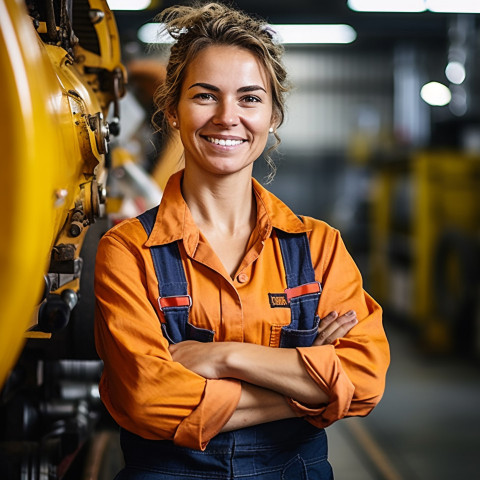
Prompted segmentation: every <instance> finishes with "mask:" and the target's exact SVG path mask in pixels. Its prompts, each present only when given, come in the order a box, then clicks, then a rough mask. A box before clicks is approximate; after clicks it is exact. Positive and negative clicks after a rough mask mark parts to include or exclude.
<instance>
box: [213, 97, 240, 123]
mask: <svg viewBox="0 0 480 480" xmlns="http://www.w3.org/2000/svg"><path fill="white" fill-rule="evenodd" d="M237 109H238V105H237V104H236V102H235V101H233V100H229V99H224V100H222V101H221V102H219V103H218V106H217V109H216V111H215V114H214V117H213V123H214V124H215V125H219V126H222V127H228V128H230V127H234V126H235V125H238V123H239V121H240V120H239V116H238V110H237Z"/></svg>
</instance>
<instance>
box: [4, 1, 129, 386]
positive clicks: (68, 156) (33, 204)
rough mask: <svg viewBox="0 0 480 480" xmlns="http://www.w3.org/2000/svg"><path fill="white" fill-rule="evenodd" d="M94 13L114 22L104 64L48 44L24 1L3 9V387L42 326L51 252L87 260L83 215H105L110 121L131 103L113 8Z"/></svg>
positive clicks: (104, 26)
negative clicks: (119, 106) (31, 331)
mask: <svg viewBox="0 0 480 480" xmlns="http://www.w3.org/2000/svg"><path fill="white" fill-rule="evenodd" d="M90 3H91V7H92V8H98V9H100V10H102V11H103V12H104V13H105V16H104V18H103V20H101V21H99V22H98V23H97V24H96V25H95V29H96V31H97V34H98V35H99V38H98V41H99V44H100V46H101V55H100V56H98V55H97V56H95V55H94V54H90V52H87V51H83V50H82V48H81V47H80V46H77V47H76V50H75V52H74V57H75V58H72V57H71V56H70V55H69V54H68V53H67V52H66V51H65V50H64V49H63V48H61V47H60V46H57V45H47V44H45V43H43V41H42V39H41V38H40V36H39V34H38V32H37V31H36V30H35V28H34V26H33V23H32V20H31V18H30V17H29V16H28V13H27V11H26V9H25V6H24V3H23V2H22V1H20V0H0V71H1V72H2V75H1V76H0V82H1V83H0V105H2V116H1V120H0V145H1V148H2V174H1V175H0V221H1V225H2V234H1V236H0V386H1V385H2V384H3V382H4V380H5V378H6V376H7V375H8V372H9V370H10V369H11V368H12V366H13V364H14V362H15V360H16V358H17V357H18V355H19V353H20V351H21V348H22V344H23V339H24V332H25V330H26V329H27V327H29V326H30V325H32V324H34V323H35V321H36V319H35V312H36V306H37V304H38V302H39V299H40V297H41V290H42V288H43V286H42V284H43V275H44V274H45V273H46V272H47V268H48V265H49V261H50V253H51V251H52V248H54V247H55V246H56V245H59V244H61V243H64V244H65V243H67V244H71V245H73V246H74V249H75V257H78V255H79V253H80V248H81V245H82V242H83V238H84V236H85V231H86V229H85V230H83V232H82V233H80V234H79V235H72V234H71V232H70V225H71V220H72V217H73V214H74V211H78V210H80V211H81V212H82V214H83V215H84V218H83V220H82V222H83V225H84V226H85V227H86V228H87V227H88V225H89V223H91V222H93V221H94V219H95V217H96V216H97V215H98V187H99V184H101V183H103V182H104V181H105V171H104V158H105V155H104V148H105V144H106V138H105V136H106V135H107V132H108V130H107V127H106V124H105V122H104V121H103V120H102V115H103V117H105V118H106V116H107V113H108V110H109V107H110V104H111V102H112V101H114V100H115V98H117V99H118V97H120V96H121V95H123V93H124V83H125V74H124V68H123V66H122V65H121V64H120V47H119V43H118V40H119V39H118V32H117V30H116V26H115V22H114V19H113V15H112V14H111V12H110V10H109V9H108V6H107V3H106V1H105V0H91V2H90ZM97 57H98V58H97ZM87 66H88V67H95V68H96V69H97V70H95V69H93V70H92V69H89V70H88V71H87V69H86V68H85V67H87ZM100 70H101V71H102V72H104V71H106V72H107V73H108V72H110V74H112V78H113V77H114V75H113V73H114V72H117V74H116V83H113V82H112V85H111V86H110V87H109V88H100V85H99V83H100V80H99V73H98V72H99V71H100ZM67 287H68V288H72V285H68V284H67V285H65V286H63V287H62V288H61V289H59V290H58V292H57V293H59V292H60V291H61V290H62V289H63V288H67ZM73 287H74V289H75V290H78V288H79V282H78V280H77V281H76V282H75V285H74V286H73Z"/></svg>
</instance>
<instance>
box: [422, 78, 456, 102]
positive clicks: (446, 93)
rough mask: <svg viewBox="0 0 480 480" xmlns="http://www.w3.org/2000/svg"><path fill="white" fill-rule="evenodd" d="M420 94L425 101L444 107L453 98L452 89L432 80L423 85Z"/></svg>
mask: <svg viewBox="0 0 480 480" xmlns="http://www.w3.org/2000/svg"><path fill="white" fill-rule="evenodd" d="M420 96H421V97H422V99H423V101H425V102H427V103H428V104H429V105H432V106H435V107H443V106H444V105H447V104H448V103H449V102H450V100H451V99H452V93H451V92H450V89H449V88H448V87H446V86H445V85H443V84H442V83H439V82H430V83H427V84H426V85H424V86H423V87H422V89H421V90H420Z"/></svg>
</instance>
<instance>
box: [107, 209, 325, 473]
mask: <svg viewBox="0 0 480 480" xmlns="http://www.w3.org/2000/svg"><path fill="white" fill-rule="evenodd" d="M157 210H158V207H155V208H153V209H151V210H149V211H147V212H145V213H144V214H142V215H140V216H139V217H138V218H139V220H140V222H141V223H142V225H143V226H144V228H145V230H146V232H147V234H150V232H151V230H152V228H153V225H154V223H155V218H156V214H157ZM276 235H277V238H278V240H279V243H280V248H281V251H282V257H283V263H284V266H285V272H286V281H287V289H286V290H285V293H286V295H287V301H288V303H289V305H290V309H291V323H290V324H289V325H286V326H284V327H283V328H282V331H281V336H280V345H279V346H280V347H282V348H295V347H297V346H302V347H303V346H311V345H312V343H313V341H314V340H315V337H316V335H317V328H318V324H319V317H318V316H317V315H316V309H317V305H318V301H319V299H320V294H321V286H320V284H319V283H318V282H316V281H315V275H314V270H313V266H312V261H311V257H310V247H309V243H308V239H307V236H306V234H288V233H285V232H282V231H280V230H276ZM150 250H151V254H152V258H153V263H154V267H155V272H156V275H157V279H158V286H159V295H160V296H159V299H158V301H159V305H160V308H161V309H162V311H163V313H164V315H165V320H166V322H165V323H162V324H161V326H162V332H163V335H164V336H165V337H166V338H167V339H168V341H169V342H170V343H178V342H181V341H183V340H197V341H201V342H209V341H212V340H213V336H214V332H213V331H211V330H206V329H201V328H197V327H195V326H194V325H192V324H191V323H190V322H189V321H188V314H189V310H190V306H191V302H192V300H191V298H190V296H189V295H188V289H187V281H186V278H185V272H184V270H183V265H182V261H181V257H180V252H179V250H178V245H177V243H176V242H173V243H170V244H166V245H159V246H154V247H151V248H150ZM120 440H121V446H122V450H123V454H124V457H125V468H124V469H123V470H122V471H121V472H120V473H119V474H118V475H117V477H116V479H115V480H174V479H179V480H195V479H196V480H199V479H211V480H214V479H218V480H230V479H236V478H239V479H246V480H248V479H260V480H331V479H333V473H332V469H331V466H330V464H329V463H328V459H327V438H326V434H325V430H323V429H319V428H316V427H314V426H313V425H311V424H310V423H308V422H307V421H305V420H303V419H301V418H291V419H286V420H279V421H276V422H269V423H265V424H261V425H255V426H252V427H248V428H243V429H239V430H235V431H232V432H227V433H220V434H218V435H217V436H215V437H214V438H212V439H211V440H210V442H209V444H208V445H207V447H206V449H205V451H199V450H193V449H190V448H186V447H179V446H176V445H174V444H173V442H171V441H169V440H146V439H144V438H141V437H139V436H137V435H134V434H133V433H130V432H128V431H126V430H125V429H121V432H120Z"/></svg>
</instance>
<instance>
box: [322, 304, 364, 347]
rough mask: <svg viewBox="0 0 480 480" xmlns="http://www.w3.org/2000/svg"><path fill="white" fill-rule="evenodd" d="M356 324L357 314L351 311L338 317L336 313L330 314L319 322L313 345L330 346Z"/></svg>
mask: <svg viewBox="0 0 480 480" xmlns="http://www.w3.org/2000/svg"><path fill="white" fill-rule="evenodd" d="M357 323H358V320H357V314H356V313H355V312H354V311H353V310H350V311H349V312H347V313H345V314H344V315H341V316H340V317H339V316H338V313H337V312H330V313H329V314H328V315H327V316H326V317H323V318H322V319H321V320H320V325H319V326H318V336H317V338H316V339H315V341H314V342H313V345H314V346H319V345H330V344H332V343H333V342H334V341H335V340H336V339H337V338H342V337H343V336H345V335H346V334H347V333H348V332H349V331H350V330H351V329H352V328H353V327H354V326H355V325H356V324H357Z"/></svg>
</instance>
